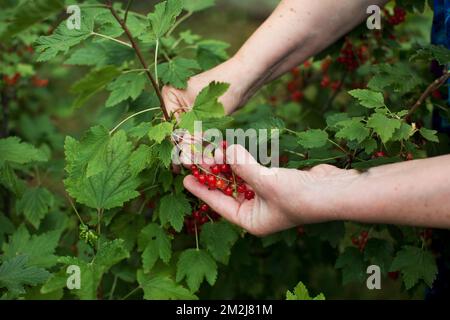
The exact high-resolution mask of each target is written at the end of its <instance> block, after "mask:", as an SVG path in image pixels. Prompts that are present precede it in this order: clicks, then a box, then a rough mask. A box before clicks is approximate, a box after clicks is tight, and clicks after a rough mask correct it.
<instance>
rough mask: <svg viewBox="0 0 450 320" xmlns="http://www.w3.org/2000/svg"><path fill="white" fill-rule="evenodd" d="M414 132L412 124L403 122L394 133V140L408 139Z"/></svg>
mask: <svg viewBox="0 0 450 320" xmlns="http://www.w3.org/2000/svg"><path fill="white" fill-rule="evenodd" d="M413 133H414V130H413V128H412V126H411V125H409V124H407V123H405V122H402V123H401V125H400V128H398V129H397V130H395V132H394V134H393V135H392V140H394V141H401V140H408V139H409V138H410V137H411V135H412V134H413Z"/></svg>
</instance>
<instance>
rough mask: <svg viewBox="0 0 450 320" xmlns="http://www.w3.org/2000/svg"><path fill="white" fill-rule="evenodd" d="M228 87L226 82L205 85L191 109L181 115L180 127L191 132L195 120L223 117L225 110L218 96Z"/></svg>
mask: <svg viewBox="0 0 450 320" xmlns="http://www.w3.org/2000/svg"><path fill="white" fill-rule="evenodd" d="M228 88H229V85H228V84H225V83H218V82H212V83H210V84H209V85H208V86H207V87H205V88H204V89H203V90H202V91H201V92H200V93H199V95H198V96H197V98H196V99H195V102H194V106H193V107H192V110H191V111H189V112H185V113H183V114H182V115H181V121H180V124H179V125H180V128H183V129H187V130H188V131H189V132H191V133H193V132H194V122H195V121H202V120H206V119H210V118H221V117H224V116H225V111H224V109H223V105H222V103H220V102H219V98H220V97H221V96H222V95H223V94H224V93H225V92H226V91H227V90H228Z"/></svg>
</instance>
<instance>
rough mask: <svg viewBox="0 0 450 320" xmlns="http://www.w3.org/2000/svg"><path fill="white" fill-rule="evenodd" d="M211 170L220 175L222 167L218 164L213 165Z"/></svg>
mask: <svg viewBox="0 0 450 320" xmlns="http://www.w3.org/2000/svg"><path fill="white" fill-rule="evenodd" d="M211 172H212V173H213V174H215V175H218V174H219V173H220V167H219V166H218V165H217V164H216V165H214V166H212V167H211Z"/></svg>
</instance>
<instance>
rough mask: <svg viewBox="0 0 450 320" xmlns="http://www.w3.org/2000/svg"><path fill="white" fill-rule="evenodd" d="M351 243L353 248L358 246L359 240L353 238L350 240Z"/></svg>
mask: <svg viewBox="0 0 450 320" xmlns="http://www.w3.org/2000/svg"><path fill="white" fill-rule="evenodd" d="M352 243H353V244H354V245H355V246H359V239H358V238H356V237H353V238H352Z"/></svg>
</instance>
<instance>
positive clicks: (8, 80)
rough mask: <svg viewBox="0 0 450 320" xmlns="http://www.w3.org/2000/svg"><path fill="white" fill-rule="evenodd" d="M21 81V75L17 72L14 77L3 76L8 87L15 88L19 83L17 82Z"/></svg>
mask: <svg viewBox="0 0 450 320" xmlns="http://www.w3.org/2000/svg"><path fill="white" fill-rule="evenodd" d="M19 80H20V73H18V72H16V73H15V74H14V75H12V76H8V75H6V74H5V75H4V76H3V81H4V82H5V84H6V85H8V86H13V85H15V84H16V83H17V81H19Z"/></svg>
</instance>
